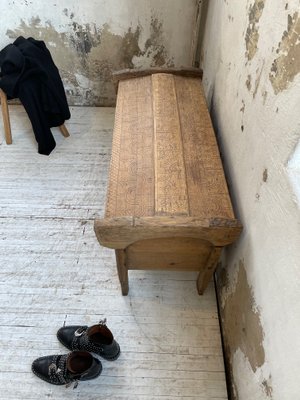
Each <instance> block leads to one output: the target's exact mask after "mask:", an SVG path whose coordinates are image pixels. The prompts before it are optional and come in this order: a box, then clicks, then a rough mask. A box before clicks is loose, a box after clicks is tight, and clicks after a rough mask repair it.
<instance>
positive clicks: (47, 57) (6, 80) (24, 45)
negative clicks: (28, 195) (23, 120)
mask: <svg viewBox="0 0 300 400" xmlns="http://www.w3.org/2000/svg"><path fill="white" fill-rule="evenodd" d="M0 68H1V74H0V76H1V79H0V88H2V89H3V91H4V92H5V93H6V94H7V96H8V98H10V99H12V98H17V97H18V98H19V99H20V100H21V102H22V104H23V105H24V108H25V110H26V112H27V114H28V116H29V118H30V121H31V124H32V128H33V131H34V135H35V138H36V141H37V142H38V152H39V153H40V154H46V155H49V154H50V153H51V151H52V150H53V149H54V147H55V140H54V138H53V136H52V133H51V130H50V128H51V127H53V126H60V125H62V124H63V123H64V121H65V120H66V119H69V118H70V111H69V107H68V103H67V99H66V95H65V90H64V87H63V84H62V81H61V78H60V75H59V71H58V69H57V68H56V66H55V64H54V62H53V60H52V57H51V54H50V52H49V50H48V49H47V47H46V45H45V43H44V42H43V41H41V40H35V39H33V38H28V39H25V38H24V37H22V36H20V37H18V38H17V39H16V40H15V41H14V43H13V44H9V45H8V46H6V47H5V48H4V49H3V50H1V52H0Z"/></svg>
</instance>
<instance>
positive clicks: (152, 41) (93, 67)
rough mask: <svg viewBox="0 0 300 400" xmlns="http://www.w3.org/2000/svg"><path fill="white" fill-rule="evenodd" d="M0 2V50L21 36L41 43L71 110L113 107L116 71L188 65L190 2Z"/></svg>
mask: <svg viewBox="0 0 300 400" xmlns="http://www.w3.org/2000/svg"><path fill="white" fill-rule="evenodd" d="M0 2H3V7H2V9H3V10H5V13H4V14H5V18H3V17H4V14H3V13H2V21H1V26H0V38H1V39H0V46H1V48H2V47H4V46H5V45H6V44H8V43H12V41H13V40H14V39H15V38H16V37H18V36H20V35H22V36H24V37H29V36H32V37H34V38H36V39H41V40H44V41H45V42H46V45H47V47H48V48H49V50H50V51H51V54H52V56H53V59H54V61H55V63H56V65H57V66H58V68H59V70H60V73H61V76H62V79H63V82H64V85H65V88H66V92H67V96H68V100H69V103H70V104H72V105H97V106H99V105H101V106H110V105H114V104H115V97H116V96H115V87H114V85H113V83H112V72H113V71H115V70H120V69H124V68H135V67H136V68H141V67H145V68H146V67H150V66H182V65H186V66H191V63H192V51H191V47H192V46H191V42H192V39H193V35H194V30H195V26H194V25H195V24H196V17H195V16H194V13H195V12H196V10H197V2H196V1H195V0H188V1H184V0H166V1H164V2H163V4H161V2H160V1H158V0H153V1H152V2H151V4H150V3H149V2H147V1H146V0H142V1H138V0H122V1H121V2H120V1H118V0H110V1H109V2H107V1H105V0H99V1H96V0H88V1H86V2H84V3H83V2H80V1H79V0H76V1H72V0H66V1H64V2H63V3H62V5H60V4H59V3H57V2H48V3H47V7H46V9H45V7H44V6H43V4H41V2H39V1H38V0H32V1H30V2H22V1H19V2H15V1H8V3H9V4H8V5H7V2H5V5H4V0H0Z"/></svg>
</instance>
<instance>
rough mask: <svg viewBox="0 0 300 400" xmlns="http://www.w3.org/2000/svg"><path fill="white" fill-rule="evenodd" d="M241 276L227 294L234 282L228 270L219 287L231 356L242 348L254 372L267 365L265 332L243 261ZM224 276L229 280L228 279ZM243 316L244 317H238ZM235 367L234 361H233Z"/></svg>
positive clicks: (225, 331)
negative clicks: (264, 343) (264, 342)
mask: <svg viewBox="0 0 300 400" xmlns="http://www.w3.org/2000/svg"><path fill="white" fill-rule="evenodd" d="M235 270H237V271H238V272H237V273H238V275H237V277H236V279H235V285H234V288H231V289H230V294H227V291H228V289H229V286H230V285H231V280H230V278H229V277H228V276H227V271H226V269H225V268H224V269H223V270H222V273H221V277H222V279H223V280H221V279H220V280H219V282H218V284H219V287H220V289H221V290H222V295H221V298H222V303H223V312H222V323H223V329H224V338H225V346H226V355H227V357H229V358H230V357H232V356H233V355H234V353H235V352H236V351H237V350H238V349H240V350H241V351H242V352H243V353H244V354H245V355H246V356H247V358H248V360H249V363H250V365H251V368H252V370H253V372H255V371H256V370H257V368H259V367H261V366H262V365H263V364H264V362H265V352H264V348H263V345H262V342H263V337H264V335H263V330H262V326H261V322H260V313H259V311H258V309H257V307H256V305H255V301H254V298H253V291H252V288H251V287H250V286H249V283H248V281H247V274H246V270H245V266H244V262H243V260H240V261H239V265H238V266H237V265H236V266H235ZM224 275H225V276H226V278H225V279H224ZM237 315H239V316H240V318H238V319H237V318H236V316H237ZM230 364H232V361H230Z"/></svg>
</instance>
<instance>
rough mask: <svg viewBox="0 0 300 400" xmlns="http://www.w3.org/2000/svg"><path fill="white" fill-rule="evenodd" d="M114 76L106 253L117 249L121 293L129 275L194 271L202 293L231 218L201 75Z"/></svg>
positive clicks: (102, 230) (233, 226)
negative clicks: (135, 271)
mask: <svg viewBox="0 0 300 400" xmlns="http://www.w3.org/2000/svg"><path fill="white" fill-rule="evenodd" d="M189 71H191V70H188V71H182V74H181V73H180V71H179V72H178V70H176V71H175V72H176V73H175V72H174V71H173V72H174V73H172V71H170V72H166V71H165V72H163V73H161V72H158V71H157V70H155V71H151V72H149V73H148V74H147V73H143V74H141V73H140V74H139V76H138V77H137V76H136V74H135V72H131V73H130V72H129V73H128V72H125V73H123V74H118V75H117V79H118V81H119V84H118V96H117V107H116V115H115V127H114V137H113V147H112V157H111V164H110V175H109V187H108V193H107V203H106V210H105V217H104V218H103V219H100V220H96V221H95V232H96V235H97V238H98V240H99V242H100V244H102V245H103V246H106V247H110V248H113V249H116V259H117V267H118V272H119V278H120V282H121V286H122V293H123V294H124V295H125V294H127V293H128V270H130V269H154V270H155V269H159V270H162V269H164V270H183V271H199V277H198V281H197V287H198V292H199V293H200V294H202V293H203V291H204V289H205V288H206V286H207V284H208V282H209V280H210V278H211V277H212V274H213V272H214V270H215V267H216V264H217V262H218V259H219V256H220V253H221V249H222V247H223V246H225V245H228V244H230V243H232V242H233V241H235V240H236V239H237V238H238V236H239V234H240V232H241V229H242V228H241V224H240V223H239V222H238V221H237V220H236V219H235V216H234V213H233V209H232V205H231V201H230V197H229V194H228V189H227V185H226V180H225V177H224V172H223V167H222V163H221V159H220V155H219V151H218V146H217V142H216V138H215V134H214V131H213V128H212V124H211V120H210V116H209V113H208V110H207V106H206V101H205V97H204V94H203V90H202V85H201V79H200V73H199V76H197V74H196V73H195V71H194V72H193V73H189Z"/></svg>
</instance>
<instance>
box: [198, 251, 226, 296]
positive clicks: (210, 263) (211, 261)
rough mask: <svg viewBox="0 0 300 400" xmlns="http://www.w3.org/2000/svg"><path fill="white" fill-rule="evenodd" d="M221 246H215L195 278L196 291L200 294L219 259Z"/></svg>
mask: <svg viewBox="0 0 300 400" xmlns="http://www.w3.org/2000/svg"><path fill="white" fill-rule="evenodd" d="M221 251H222V247H215V248H214V249H213V250H212V252H211V253H210V256H209V257H208V260H207V263H206V265H205V267H204V268H203V271H200V272H199V275H198V279H197V289H198V293H199V294H200V295H201V294H203V293H204V290H205V289H206V287H207V285H208V283H209V281H210V280H211V278H212V276H213V274H214V272H215V269H216V266H217V263H218V261H219V258H220V255H221Z"/></svg>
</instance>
